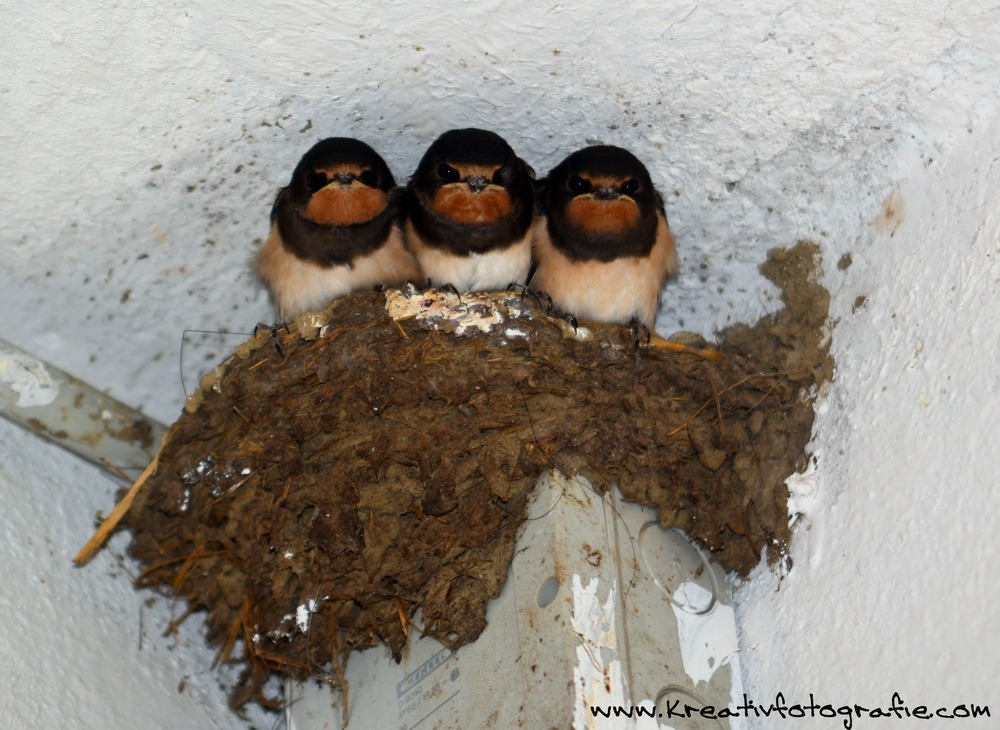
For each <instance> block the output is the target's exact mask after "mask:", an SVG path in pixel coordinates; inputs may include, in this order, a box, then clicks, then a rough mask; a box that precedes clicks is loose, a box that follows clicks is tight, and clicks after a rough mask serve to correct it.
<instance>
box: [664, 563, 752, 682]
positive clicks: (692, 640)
mask: <svg viewBox="0 0 1000 730" xmlns="http://www.w3.org/2000/svg"><path fill="white" fill-rule="evenodd" d="M673 597H674V601H676V602H677V603H680V604H683V605H705V604H707V603H708V602H709V601H710V600H711V599H712V594H711V592H710V591H708V590H706V589H705V588H703V587H702V586H700V585H698V584H697V583H695V582H693V581H685V582H684V583H681V585H680V586H679V587H678V588H677V590H676V591H675V592H674V596H673ZM677 603H674V602H671V604H670V608H671V609H672V610H673V612H674V617H675V618H676V619H677V630H678V632H679V633H680V645H681V657H682V660H683V662H684V671H685V672H687V675H688V676H689V677H690V678H691V684H692V686H695V687H697V686H698V684H699V683H700V682H708V681H709V680H710V679H711V678H712V675H713V674H715V672H716V670H718V668H719V667H721V666H722V665H723V664H728V663H730V661H731V660H732V658H733V657H734V656H736V654H737V652H738V651H739V641H738V639H737V638H736V617H735V615H734V614H733V609H732V608H731V607H730V606H727V605H725V604H724V603H718V602H716V603H715V606H714V607H713V609H712V610H711V611H710V612H709V613H706V614H702V615H699V616H695V615H692V614H690V613H688V612H687V611H684V610H682V609H681V608H678V606H677Z"/></svg>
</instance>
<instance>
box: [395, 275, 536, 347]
mask: <svg viewBox="0 0 1000 730" xmlns="http://www.w3.org/2000/svg"><path fill="white" fill-rule="evenodd" d="M520 296H521V295H520V294H518V293H515V292H472V293H465V294H461V295H458V294H455V293H454V292H450V291H445V290H443V289H428V290H427V291H417V289H416V288H415V287H414V286H413V285H412V284H407V285H406V286H405V287H403V288H402V289H390V290H388V291H386V293H385V310H386V312H387V313H388V314H389V316H390V317H392V318H393V319H394V320H396V321H397V322H398V321H402V320H411V319H413V320H416V321H418V322H422V323H425V324H427V325H429V326H430V327H431V328H433V329H436V330H443V331H446V332H454V333H455V334H456V335H463V334H465V333H466V332H470V331H479V332H482V333H488V332H491V331H492V330H493V328H494V327H496V326H497V325H500V324H504V323H505V322H507V321H508V320H509V319H513V318H516V317H520V316H525V315H526V314H527V312H526V311H525V310H523V309H522V308H521V307H520ZM509 336H510V335H508V337H509ZM522 336H527V335H526V334H525V333H522Z"/></svg>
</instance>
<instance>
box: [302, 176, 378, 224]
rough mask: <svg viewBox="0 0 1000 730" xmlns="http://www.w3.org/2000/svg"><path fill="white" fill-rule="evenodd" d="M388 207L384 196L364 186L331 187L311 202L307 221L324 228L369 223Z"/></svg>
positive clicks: (318, 193) (306, 212)
mask: <svg viewBox="0 0 1000 730" xmlns="http://www.w3.org/2000/svg"><path fill="white" fill-rule="evenodd" d="M387 205H388V201H387V200H386V197H385V193H384V192H382V191H381V190H379V189H377V188H370V187H368V186H365V185H360V184H356V185H351V186H347V187H345V186H342V185H328V186H327V187H325V188H323V189H322V190H317V191H316V192H315V193H313V196H312V197H311V198H309V204H308V205H307V206H306V209H305V217H306V218H307V219H308V220H310V221H312V222H313V223H316V224H318V225H321V226H353V225H357V224H358V223H367V222H368V221H370V220H372V219H373V218H375V217H376V216H377V215H379V214H380V213H381V212H382V211H384V210H385V208H386V206H387Z"/></svg>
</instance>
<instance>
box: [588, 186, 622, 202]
mask: <svg viewBox="0 0 1000 730" xmlns="http://www.w3.org/2000/svg"><path fill="white" fill-rule="evenodd" d="M594 197H595V198H597V199H598V200H614V199H615V198H617V197H618V191H617V190H615V189H614V188H609V187H600V188H597V189H596V190H595V191H594Z"/></svg>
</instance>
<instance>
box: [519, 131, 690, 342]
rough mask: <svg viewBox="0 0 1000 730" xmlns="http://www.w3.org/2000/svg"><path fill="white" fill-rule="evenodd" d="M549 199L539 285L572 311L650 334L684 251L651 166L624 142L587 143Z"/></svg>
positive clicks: (541, 227)
mask: <svg viewBox="0 0 1000 730" xmlns="http://www.w3.org/2000/svg"><path fill="white" fill-rule="evenodd" d="M543 200H544V205H543V207H544V209H545V217H544V218H539V219H538V221H536V223H535V234H534V238H535V259H536V260H537V265H538V268H537V269H536V271H535V274H534V276H533V277H532V280H531V284H530V286H531V288H532V289H535V290H538V291H541V292H545V293H546V294H548V295H549V297H550V298H551V300H552V303H553V305H554V306H555V307H556V308H558V309H559V310H561V311H562V312H564V313H566V314H568V315H574V316H576V317H580V318H581V319H590V320H593V321H597V322H608V323H614V324H626V323H629V324H633V325H635V324H638V325H639V326H641V327H642V328H643V329H645V330H646V331H647V335H648V330H649V328H651V327H652V326H653V319H654V318H655V317H656V310H657V308H658V307H659V302H660V291H661V289H662V287H663V283H664V281H665V280H666V279H667V277H669V276H672V275H673V274H676V273H677V251H676V250H675V248H674V240H673V237H672V236H671V235H670V229H669V228H668V227H667V217H666V213H665V212H664V209H663V199H662V198H661V197H660V195H659V193H657V192H656V190H655V189H654V188H653V182H652V180H651V179H650V177H649V171H648V170H646V167H645V166H644V165H643V164H642V163H641V162H640V161H639V160H638V159H637V158H636V157H635V155H633V154H632V153H631V152H629V151H628V150H624V149H622V148H620V147H613V146H610V145H598V146H594V147H586V148H584V149H582V150H578V151H576V152H574V153H573V154H571V155H570V156H569V157H567V158H566V159H565V160H563V161H562V162H561V163H559V165H557V166H556V167H555V168H554V169H553V170H552V172H550V173H549V176H548V178H547V180H546V183H545V192H544V197H543Z"/></svg>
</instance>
